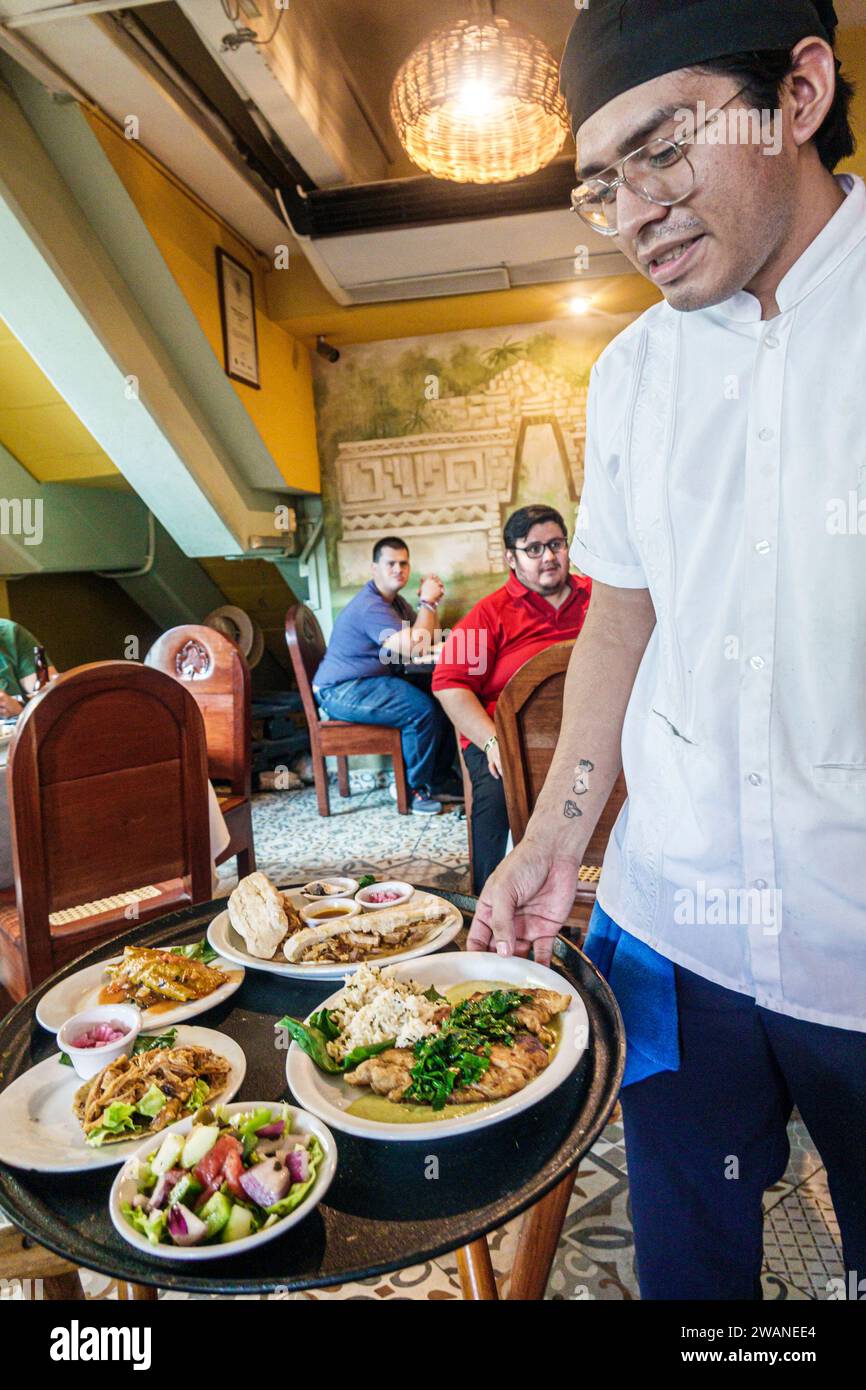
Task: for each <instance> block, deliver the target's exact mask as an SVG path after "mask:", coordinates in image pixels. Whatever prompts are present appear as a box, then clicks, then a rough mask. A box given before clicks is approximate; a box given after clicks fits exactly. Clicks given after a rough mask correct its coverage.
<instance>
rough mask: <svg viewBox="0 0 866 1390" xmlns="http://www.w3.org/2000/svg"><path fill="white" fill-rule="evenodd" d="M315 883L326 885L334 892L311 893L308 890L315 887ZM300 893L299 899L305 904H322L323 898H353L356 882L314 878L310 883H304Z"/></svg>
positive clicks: (348, 879)
mask: <svg viewBox="0 0 866 1390" xmlns="http://www.w3.org/2000/svg"><path fill="white" fill-rule="evenodd" d="M317 883H327V884H328V886H329V887H331V888H333V889H334V890H335V891H334V892H333V893H326V894H324V895H323V894H321V893H312V892H311V891H310V890H311V889H312V888H315V887H316V884H317ZM300 891H301V897H302V898H303V899H304V900H305V902H310V903H323V902H324V901H325V898H353V897H354V896H355V894H356V893H357V891H358V880H357V879H356V878H330V877H328V876H326V875H324V874H323V875H322V877H321V878H314V879H313V881H312V883H305V884H304V886H303V888H302V889H301V890H300Z"/></svg>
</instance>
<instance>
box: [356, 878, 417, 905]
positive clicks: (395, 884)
mask: <svg viewBox="0 0 866 1390" xmlns="http://www.w3.org/2000/svg"><path fill="white" fill-rule="evenodd" d="M414 892H415V889H414V888H413V887H412V885H411V883H404V882H403V881H402V880H401V879H399V878H391V879H387V880H386V881H385V882H384V883H368V884H367V887H366V888H359V889H358V891H357V893H356V894H355V902H356V903H360V904H361V907H362V909H363V910H364V912H378V911H379V909H380V908H383V907H400V906H401V905H402V904H403V903H407V902H408V901H409V899H410V898H411V897H412V895H413V893H414ZM376 893H394V894H395V895H396V896H395V897H393V898H390V897H389V899H388V901H387V902H381V903H371V902H370V898H371V896H372V895H374V894H376Z"/></svg>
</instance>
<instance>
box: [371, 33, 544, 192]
mask: <svg viewBox="0 0 866 1390" xmlns="http://www.w3.org/2000/svg"><path fill="white" fill-rule="evenodd" d="M391 116H392V119H393V121H394V125H395V126H396V129H397V134H398V135H399V137H400V143H401V144H402V145H403V148H404V149H405V150H406V153H407V154H408V155H409V158H410V159H411V160H412V161H413V163H415V164H417V165H418V167H419V168H420V169H424V170H425V171H426V172H427V173H429V174H433V175H435V177H436V178H440V179H451V180H452V181H453V182H455V183H505V182H507V181H508V180H510V179H516V178H519V177H520V176H521V175H524V174H533V173H535V171H536V170H537V169H541V168H543V167H544V165H545V164H549V163H550V161H551V159H553V158H554V156H555V155H557V154H558V153H559V151H560V150H561V149H562V145H563V142H564V140H565V137H566V134H567V132H568V117H567V114H566V108H565V102H564V101H563V99H562V97H561V95H560V92H559V71H558V68H557V64H556V60H555V59H554V57H553V54H552V53H551V52H550V50H549V49H548V48H547V47H546V46H545V45H544V44H543V43H542V42H541V40H540V39H537V38H535V36H534V35H533V34H530V33H528V32H527V31H526V30H525V29H523V28H521V27H519V26H518V25H516V24H511V23H509V22H508V20H505V19H499V18H495V17H493V16H491V17H490V18H485V19H477V20H473V19H463V20H460V21H459V23H457V24H454V25H452V26H451V27H450V28H448V29H440V30H439V31H438V32H437V33H435V34H431V35H430V37H429V38H427V39H425V40H424V42H423V43H421V44H419V45H418V47H417V48H416V49H414V50H413V52H412V53H410V54H409V57H408V58H407V59H406V61H405V62H404V63H403V66H402V67H401V68H400V71H399V72H398V73H397V76H396V77H395V79H394V85H393V87H392V88H391Z"/></svg>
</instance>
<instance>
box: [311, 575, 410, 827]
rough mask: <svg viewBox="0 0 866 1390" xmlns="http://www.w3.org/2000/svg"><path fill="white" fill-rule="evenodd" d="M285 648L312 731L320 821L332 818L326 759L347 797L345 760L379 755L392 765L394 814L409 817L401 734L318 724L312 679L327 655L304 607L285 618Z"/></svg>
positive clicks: (322, 721)
mask: <svg viewBox="0 0 866 1390" xmlns="http://www.w3.org/2000/svg"><path fill="white" fill-rule="evenodd" d="M286 643H287V645H288V648H289V656H290V657H291V659H292V668H293V670H294V673H295V680H296V681H297V683H298V690H299V691H300V695H301V700H302V702H303V706H304V714H305V715H306V717H307V724H308V726H309V730H310V752H311V755H312V759H313V776H314V778H315V781H316V799H317V801H318V806H319V815H320V816H329V815H330V814H331V801H330V795H329V791H328V770H327V767H326V765H325V758H326V757H335V758H336V759H337V784H338V786H339V790H340V795H341V796H349V795H350V787H349V758H350V757H351V756H353V755H356V756H358V755H360V754H377V753H378V754H384V755H385V757H389V758H390V759H391V760H392V762H393V764H394V782H395V785H396V788H397V810H398V811H399V812H400V814H401V816H406V815H408V814H409V795H408V789H407V787H406V764H405V762H404V761H403V744H402V741H401V737H400V730H399V729H394V728H388V727H386V726H383V725H380V724H349V723H346V722H344V721H343V720H342V719H322V716H321V713H320V711H319V707H318V705H317V703H316V697H315V695H314V694H313V677H314V675H315V673H316V670H317V669H318V666H319V663H320V662H321V660H322V657H323V656H324V655H325V639H324V637H323V635H322V629H321V628H320V627H319V624H318V622H317V621H316V618H315V615H314V614H313V613H312V612H311V611H310V609H309V608H307V606H306V604H303V603H296V604H293V605H292V607H291V608H290V609H289V610H288V612H287V613H286Z"/></svg>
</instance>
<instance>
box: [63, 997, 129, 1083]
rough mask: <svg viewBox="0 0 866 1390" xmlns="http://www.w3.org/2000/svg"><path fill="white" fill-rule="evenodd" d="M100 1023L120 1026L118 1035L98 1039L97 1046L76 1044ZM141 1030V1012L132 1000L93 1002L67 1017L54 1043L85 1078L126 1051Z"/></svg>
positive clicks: (127, 1053)
mask: <svg viewBox="0 0 866 1390" xmlns="http://www.w3.org/2000/svg"><path fill="white" fill-rule="evenodd" d="M101 1023H109V1024H113V1025H114V1027H115V1028H122V1029H123V1030H124V1033H123V1037H122V1038H116V1039H115V1041H114V1042H109V1043H101V1044H100V1045H99V1046H97V1047H76V1042H77V1041H78V1039H79V1038H83V1037H84V1035H85V1034H86V1033H89V1032H91V1031H92V1029H94V1028H97V1027H98V1026H99V1024H101ZM140 1031H141V1013H140V1011H139V1010H138V1009H137V1008H136V1007H135V1005H134V1004H97V1005H95V1006H94V1007H93V1008H92V1009H83V1010H82V1012H81V1013H80V1014H73V1015H72V1017H71V1018H68V1019H67V1020H66V1022H65V1023H64V1025H63V1027H62V1028H61V1029H60V1031H59V1033H58V1034H57V1046H58V1047H59V1048H60V1051H61V1052H65V1053H66V1054H67V1056H68V1057H69V1060H70V1061H71V1063H72V1065H73V1066H74V1068H75V1070H76V1071H77V1072H78V1075H79V1076H80V1077H81V1078H82V1080H84V1081H89V1080H90V1078H91V1077H93V1076H95V1075H96V1073H97V1072H100V1071H102V1068H103V1067H107V1066H108V1064H109V1062H114V1061H116V1060H117V1058H118V1057H119V1056H120V1055H121V1053H122V1052H125V1053H126V1055H127V1057H128V1056H129V1055H130V1052H131V1051H132V1048H133V1046H134V1045H135V1040H136V1038H137V1037H138V1035H139V1033H140Z"/></svg>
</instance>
